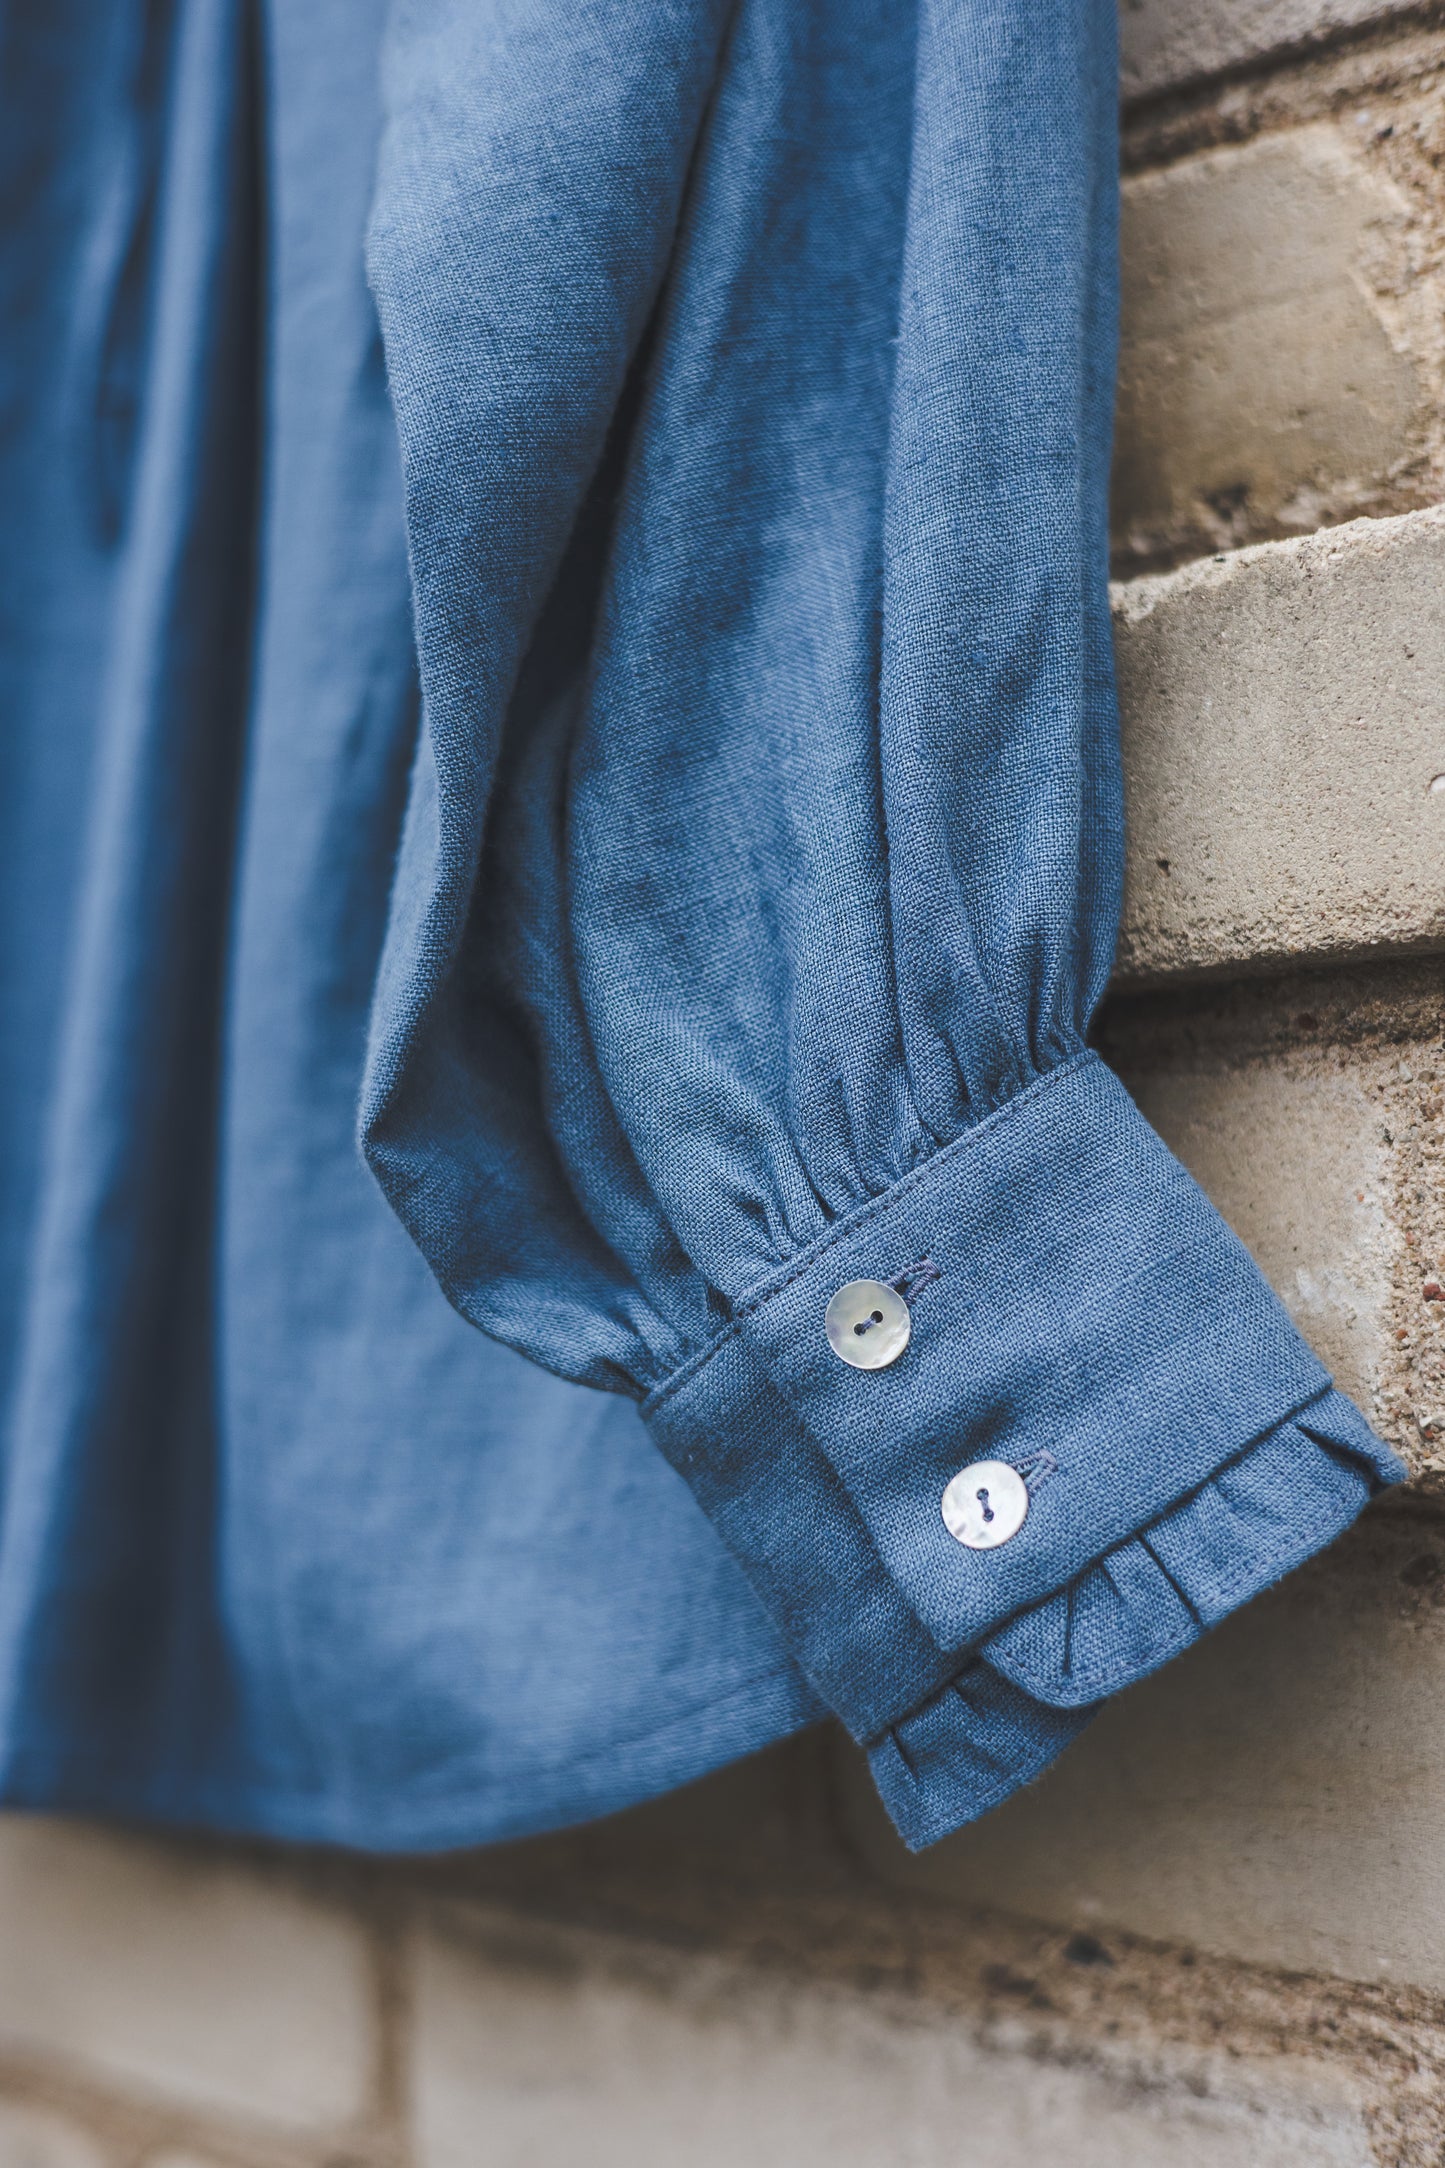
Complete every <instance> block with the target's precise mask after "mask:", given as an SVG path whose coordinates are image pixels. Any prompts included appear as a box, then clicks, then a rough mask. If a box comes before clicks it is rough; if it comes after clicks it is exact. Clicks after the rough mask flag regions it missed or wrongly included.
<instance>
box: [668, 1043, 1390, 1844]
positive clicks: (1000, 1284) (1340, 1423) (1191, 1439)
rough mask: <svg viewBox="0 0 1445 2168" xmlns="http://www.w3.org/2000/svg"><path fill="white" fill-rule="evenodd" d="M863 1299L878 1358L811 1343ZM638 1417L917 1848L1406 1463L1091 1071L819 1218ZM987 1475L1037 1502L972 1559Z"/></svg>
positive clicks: (1213, 1216)
mask: <svg viewBox="0 0 1445 2168" xmlns="http://www.w3.org/2000/svg"><path fill="white" fill-rule="evenodd" d="M919 1268H923V1269H921V1270H920V1269H919ZM856 1281H874V1282H881V1283H883V1284H884V1285H892V1284H894V1283H897V1284H898V1285H899V1286H900V1287H902V1288H903V1289H904V1291H905V1293H911V1304H910V1313H909V1325H910V1329H909V1333H908V1337H907V1344H906V1346H904V1347H903V1349H902V1351H901V1352H900V1353H899V1354H898V1355H897V1358H896V1359H895V1360H892V1361H890V1362H888V1363H886V1364H884V1365H882V1366H880V1367H878V1368H874V1369H864V1368H856V1367H853V1366H852V1365H850V1364H848V1363H846V1362H844V1361H841V1360H840V1359H839V1357H838V1355H837V1354H836V1353H835V1351H834V1349H833V1347H832V1346H831V1345H830V1343H829V1340H828V1337H827V1334H826V1332H825V1329H824V1318H825V1314H826V1311H827V1307H828V1304H829V1302H830V1300H831V1299H832V1298H833V1296H834V1295H835V1294H836V1293H837V1291H838V1290H839V1288H840V1287H843V1286H845V1285H847V1284H848V1283H851V1282H856ZM643 1413H644V1415H645V1416H646V1417H647V1419H648V1421H649V1423H650V1425H651V1427H652V1430H653V1432H654V1435H655V1436H656V1437H657V1439H658V1441H659V1443H660V1444H661V1445H662V1447H663V1450H664V1451H665V1452H666V1453H667V1454H668V1457H669V1458H670V1459H671V1460H672V1462H673V1464H674V1466H676V1467H677V1468H678V1469H679V1470H680V1471H681V1472H682V1473H683V1474H684V1475H685V1476H686V1477H687V1479H688V1480H689V1482H690V1483H691V1484H692V1486H693V1488H694V1490H695V1492H696V1493H697V1495H698V1497H699V1499H700V1501H701V1503H702V1504H703V1506H704V1507H705V1509H706V1510H707V1511H708V1512H709V1513H710V1514H711V1515H712V1518H713V1520H714V1522H715V1523H716V1525H717V1526H718V1528H719V1529H720V1531H721V1533H722V1534H723V1536H724V1537H725V1539H726V1540H727V1541H728V1543H729V1544H730V1545H731V1547H732V1549H733V1550H734V1552H735V1553H736V1555H737V1556H738V1558H739V1559H740V1561H741V1562H742V1564H743V1566H744V1568H745V1569H746V1571H747V1572H748V1573H749V1575H750V1577H751V1579H752V1581H753V1584H754V1586H755V1587H756V1588H757V1590H758V1592H759V1594H760V1595H761V1596H762V1598H763V1600H764V1602H765V1603H766V1604H767V1605H768V1607H769V1609H770V1610H771V1612H772V1614H773V1616H774V1618H775V1620H776V1621H777V1622H778V1624H779V1626H780V1628H781V1629H782V1631H783V1633H784V1635H785V1637H786V1638H787V1640H788V1643H789V1645H790V1647H791V1648H792V1650H793V1653H794V1655H795V1657H796V1658H797V1661H798V1662H799V1664H800V1666H801V1668H802V1669H803V1671H804V1673H805V1674H806V1676H807V1677H808V1679H809V1681H810V1683H811V1684H812V1685H813V1687H814V1688H815V1690H816V1691H817V1692H818V1694H819V1695H820V1696H821V1698H822V1699H823V1700H824V1701H825V1702H827V1703H828V1705H829V1706H830V1707H831V1708H832V1709H834V1710H835V1711H836V1712H837V1714H838V1715H839V1716H840V1717H841V1718H842V1720H843V1722H844V1723H845V1724H846V1725H847V1726H848V1728H849V1730H850V1731H851V1732H852V1733H853V1736H854V1737H855V1738H856V1739H858V1740H859V1741H860V1743H862V1744H863V1745H864V1746H866V1747H867V1748H868V1750H869V1758H870V1763H871V1765H872V1768H873V1772H874V1776H875V1779H876V1780H877V1782H878V1785H879V1789H880V1791H881V1793H882V1795H883V1798H884V1801H885V1804H886V1805H887V1806H888V1808H889V1811H890V1812H891V1813H892V1815H893V1817H894V1820H895V1821H896V1822H897V1824H898V1826H899V1828H900V1830H901V1831H902V1834H903V1835H904V1837H905V1839H906V1840H907V1841H908V1842H910V1843H912V1844H915V1845H916V1844H923V1843H928V1842H931V1841H933V1839H934V1838H935V1837H938V1836H941V1835H943V1834H944V1833H945V1832H946V1831H947V1830H948V1829H951V1828H954V1827H957V1826H958V1825H959V1824H960V1823H962V1822H965V1821H968V1820H971V1819H973V1818H974V1816H976V1815H977V1814H979V1813H981V1812H983V1811H984V1810H985V1809H986V1808H987V1807H988V1806H991V1805H993V1804H995V1803H997V1801H998V1800H1000V1799H1002V1798H1003V1797H1005V1796H1007V1794H1008V1793H1009V1792H1010V1791H1012V1790H1015V1789H1017V1787H1018V1786H1019V1785H1020V1784H1022V1783H1024V1782H1026V1781H1028V1780H1029V1778H1030V1777H1032V1776H1034V1775H1036V1774H1037V1773H1038V1772H1039V1771H1040V1770H1041V1769H1042V1768H1044V1767H1045V1766H1046V1765H1047V1763H1048V1762H1049V1761H1051V1760H1052V1759H1053V1758H1054V1756H1055V1755H1056V1754H1057V1753H1058V1752H1059V1751H1060V1750H1061V1749H1062V1747H1063V1746H1065V1745H1066V1744H1067V1743H1068V1741H1069V1739H1070V1738H1072V1737H1073V1736H1074V1735H1075V1734H1076V1733H1077V1732H1078V1730H1080V1729H1081V1728H1082V1726H1083V1724H1084V1723H1085V1722H1087V1720H1088V1717H1089V1715H1090V1714H1091V1713H1092V1709H1093V1707H1094V1706H1095V1705H1096V1704H1097V1703H1098V1701H1100V1700H1101V1699H1103V1698H1104V1697H1105V1696H1107V1695H1108V1694H1110V1693H1113V1692H1115V1691H1116V1690H1117V1689H1118V1688H1119V1687H1120V1686H1123V1685H1125V1684H1127V1683H1128V1682H1129V1680H1131V1679H1133V1678H1137V1677H1140V1676H1142V1675H1143V1674H1144V1673H1145V1672H1147V1671H1149V1670H1152V1669H1154V1668H1156V1667H1157V1665H1159V1664H1161V1663H1163V1662H1164V1661H1166V1660H1167V1658H1168V1657H1169V1656H1171V1655H1173V1654H1175V1653H1177V1651H1178V1650H1179V1649H1181V1648H1183V1647H1185V1646H1186V1645H1187V1644H1188V1642H1189V1641H1191V1640H1193V1639H1195V1638H1196V1637H1197V1636H1198V1634H1199V1633H1200V1632H1202V1631H1203V1630H1204V1629H1205V1628H1206V1627H1207V1626H1209V1625H1211V1624H1213V1623H1215V1622H1216V1620H1217V1619H1219V1618H1220V1617H1222V1616H1223V1615H1224V1614H1225V1613H1226V1612H1227V1611H1229V1610H1230V1609H1232V1608H1234V1607H1235V1606H1236V1605H1237V1604H1239V1603H1242V1602H1244V1601H1246V1600H1247V1598H1248V1597H1249V1596H1250V1595H1252V1594H1254V1593H1255V1592H1256V1591H1257V1590H1258V1589H1260V1588H1262V1587H1264V1586H1266V1585H1267V1584H1268V1583H1269V1582H1270V1581H1272V1580H1276V1579H1278V1578H1279V1577H1280V1576H1281V1575H1282V1574H1284V1573H1286V1572H1287V1571H1289V1569H1290V1568H1291V1567H1292V1566H1293V1565H1296V1564H1298V1563H1299V1562H1300V1561H1301V1560H1302V1559H1304V1558H1305V1557H1307V1556H1308V1555H1310V1553H1311V1552H1313V1551H1315V1550H1317V1549H1319V1548H1320V1547H1321V1546H1322V1545H1323V1544H1325V1543H1327V1542H1329V1541H1330V1540H1331V1538H1332V1537H1333V1536H1335V1535H1337V1534H1339V1532H1340V1531H1341V1530H1342V1529H1343V1528H1344V1527H1345V1526H1346V1525H1347V1523H1348V1522H1349V1521H1350V1520H1351V1519H1353V1517H1354V1515H1355V1514H1356V1513H1357V1512H1358V1511H1359V1509H1360V1507H1361V1506H1362V1505H1363V1504H1364V1502H1365V1500H1366V1498H1367V1497H1368V1496H1369V1495H1370V1494H1371V1492H1372V1491H1373V1490H1375V1489H1377V1488H1379V1487H1380V1486H1381V1485H1383V1484H1386V1483H1390V1482H1393V1481H1396V1480H1398V1479H1399V1477H1400V1476H1401V1475H1402V1474H1403V1472H1404V1471H1403V1469H1402V1467H1401V1465H1400V1463H1399V1462H1398V1460H1396V1458H1395V1456H1394V1455H1393V1454H1391V1453H1390V1452H1389V1451H1388V1449H1387V1448H1386V1447H1384V1446H1383V1445H1381V1444H1380V1443H1379V1441H1378V1440H1376V1439H1375V1438H1374V1436H1373V1434H1372V1433H1371V1432H1370V1430H1369V1428H1368V1426H1367V1425H1366V1424H1365V1422H1364V1420H1363V1418H1362V1417H1360V1416H1359V1415H1358V1414H1357V1413H1356V1411H1355V1410H1354V1409H1353V1408H1352V1407H1351V1405H1350V1403H1349V1402H1348V1401H1346V1400H1345V1399H1344V1398H1343V1396H1341V1395H1340V1394H1338V1393H1335V1392H1334V1391H1332V1389H1331V1387H1330V1380H1329V1378H1328V1376H1327V1374H1326V1373H1325V1371H1324V1370H1323V1369H1322V1367H1321V1366H1320V1364H1319V1362H1318V1361H1317V1359H1316V1358H1315V1357H1314V1355H1313V1354H1312V1353H1311V1352H1310V1351H1309V1349H1308V1348H1307V1347H1306V1346H1305V1344H1304V1342H1303V1341H1302V1340H1301V1339H1300V1337H1299V1335H1298V1333H1297V1332H1296V1331H1295V1329H1294V1327H1293V1326H1292V1324H1291V1323H1290V1321H1289V1318H1288V1317H1287V1315H1286V1314H1285V1312H1284V1310H1283V1308H1282V1307H1281V1305H1280V1304H1279V1302H1278V1301H1277V1299H1276V1298H1275V1296H1274V1295H1273V1294H1272V1293H1271V1291H1270V1289H1269V1287H1268V1285H1267V1284H1266V1282H1265V1281H1264V1279H1263V1277H1262V1275H1261V1274H1260V1272H1259V1270H1258V1268H1257V1267H1256V1266H1255V1264H1254V1263H1253V1261H1252V1260H1251V1259H1250V1257H1249V1255H1248V1253H1247V1252H1246V1251H1245V1250H1244V1248H1243V1247H1242V1245H1241V1244H1240V1243H1239V1241H1238V1240H1237V1238H1236V1237H1235V1236H1234V1235H1233V1234H1232V1233H1231V1232H1230V1230H1229V1229H1228V1227H1227V1226H1226V1225H1225V1223H1224V1222H1223V1220H1222V1219H1221V1218H1220V1217H1219V1215H1218V1213H1217V1212H1216V1211H1215V1210H1214V1208H1213V1206H1212V1205H1210V1204H1209V1202H1208V1200H1207V1199H1206V1198H1205V1196H1204V1195H1203V1192H1202V1191H1201V1190H1200V1189H1199V1188H1198V1185H1197V1184H1196V1183H1195V1182H1194V1181H1193V1180H1192V1178H1191V1177H1190V1176H1189V1175H1188V1174H1187V1173H1186V1172H1185V1170H1184V1169H1183V1168H1182V1167H1181V1166H1180V1165H1179V1163H1178V1162H1177V1161H1176V1160H1175V1159H1174V1158H1173V1156H1172V1154H1170V1153H1169V1152H1168V1151H1167V1150H1166V1148H1165V1147H1164V1145H1163V1144H1162V1143H1161V1142H1160V1140H1159V1139H1158V1137H1157V1136H1155V1134H1154V1132H1153V1131H1152V1130H1151V1129H1150V1128H1149V1126H1148V1124H1147V1122H1145V1120H1144V1118H1143V1116H1142V1115H1141V1114H1140V1113H1139V1112H1138V1109H1137V1108H1136V1107H1135V1106H1134V1104H1133V1102H1132V1101H1131V1100H1130V1099H1129V1097H1128V1095H1127V1093H1126V1092H1125V1091H1124V1089H1123V1087H1122V1086H1121V1085H1120V1084H1119V1083H1118V1081H1117V1080H1116V1079H1115V1078H1114V1077H1113V1076H1112V1075H1111V1074H1110V1072H1109V1071H1108V1070H1107V1069H1106V1068H1105V1067H1104V1065H1103V1064H1102V1063H1101V1062H1100V1061H1099V1060H1098V1059H1097V1058H1096V1057H1095V1056H1093V1055H1091V1054H1085V1055H1081V1056H1079V1057H1077V1058H1075V1059H1074V1060H1073V1061H1070V1062H1068V1063H1065V1064H1064V1065H1062V1066H1061V1067H1060V1068H1058V1069H1056V1070H1054V1071H1052V1072H1050V1073H1049V1074H1048V1075H1047V1076H1045V1077H1043V1078H1041V1079H1040V1080H1039V1082H1038V1083H1036V1084H1034V1085H1033V1086H1031V1087H1029V1088H1028V1089H1027V1090H1025V1091H1023V1092H1021V1093H1019V1094H1018V1095H1017V1096H1016V1097H1015V1098H1014V1099H1012V1100H1010V1101H1008V1102H1007V1103H1006V1104H1005V1105H1003V1106H1002V1107H1001V1108H999V1109H998V1111H997V1112H996V1113H994V1114H992V1115H990V1116H989V1117H988V1118H987V1119H986V1120H984V1121H983V1122H981V1123H979V1124H978V1126H977V1127H976V1128H974V1129H972V1130H969V1131H967V1132H966V1133H965V1134H964V1135H963V1136H961V1137H960V1138H958V1139H957V1140H956V1141H955V1142H953V1143H952V1144H949V1145H946V1146H944V1147H943V1148H941V1149H940V1150H939V1151H938V1152H937V1153H935V1154H934V1155H933V1157H932V1158H931V1159H930V1160H928V1161H927V1162H926V1163H925V1164H924V1165H923V1166H922V1167H920V1168H919V1169H918V1170H917V1171H916V1172H915V1173H914V1174H912V1175H910V1176H908V1177H906V1178H905V1179H904V1180H903V1181H901V1182H899V1183H897V1184H895V1185H894V1187H893V1188H892V1189H891V1190H889V1191H888V1192H886V1193H885V1194H884V1195H883V1196H881V1197H878V1198H875V1199H873V1200H872V1201H871V1202H870V1203H869V1204H867V1205H865V1206H863V1207H862V1208H860V1209H859V1210H858V1211H855V1212H854V1213H852V1214H851V1215H849V1217H848V1218H847V1219H845V1220H843V1221H841V1222H839V1223H838V1224H837V1225H835V1226H834V1227H833V1228H832V1229H830V1230H829V1232H828V1234H827V1235H825V1236H824V1237H822V1238H821V1239H820V1240H819V1241H818V1242H815V1243H814V1244H812V1245H811V1246H810V1248H809V1249H808V1250H806V1251H805V1252H803V1253H802V1254H801V1255H800V1256H799V1257H798V1258H796V1259H794V1260H793V1261H792V1262H791V1263H790V1264H789V1266H788V1267H787V1268H786V1269H785V1270H784V1271H782V1272H780V1273H779V1274H777V1275H775V1276H774V1278H773V1279H772V1280H770V1281H769V1282H768V1283H767V1284H765V1285H764V1286H762V1287H760V1288H759V1289H757V1290H756V1291H755V1292H754V1294H753V1295H752V1296H750V1297H749V1299H748V1300H747V1301H746V1302H745V1303H742V1304H740V1305H739V1306H738V1308H737V1311H736V1314H735V1315H734V1317H733V1319H732V1321H731V1322H730V1324H729V1325H728V1326H727V1327H726V1329H725V1330H724V1331H723V1332H722V1333H721V1334H720V1335H719V1337H718V1338H717V1339H716V1340H714V1341H713V1342H712V1343H711V1344H710V1345H709V1346H708V1347H707V1348H705V1349H703V1350H701V1351H700V1352H699V1354H698V1355H697V1356H695V1357H694V1358H693V1359H692V1360H691V1361H690V1362H688V1363H687V1364H685V1365H683V1367H682V1368H681V1369H680V1370H679V1371H678V1372H677V1373H675V1375H674V1376H673V1377H672V1378H670V1379H668V1380H667V1381H666V1382H665V1383H664V1385H662V1386H661V1387H660V1388H659V1389H658V1390H657V1391H656V1392H655V1393H654V1394H653V1395H652V1396H651V1397H650V1399H649V1400H648V1401H647V1402H646V1403H645V1404H644V1409H643ZM999 1462H1003V1463H1005V1464H1007V1465H1008V1466H1010V1467H1012V1468H1015V1469H1017V1470H1018V1471H1019V1472H1020V1474H1021V1475H1023V1476H1024V1477H1025V1478H1026V1480H1027V1482H1028V1484H1029V1487H1030V1488H1029V1501H1028V1507H1027V1511H1026V1512H1025V1513H1024V1515H1023V1518H1022V1521H1021V1523H1020V1524H1019V1525H1018V1526H1017V1528H1016V1530H1014V1531H1013V1532H1012V1533H1011V1534H1010V1535H1009V1536H1008V1538H1007V1539H1006V1540H1005V1541H1003V1542H1000V1543H997V1544H995V1545H993V1546H992V1547H973V1546H972V1545H971V1544H970V1543H968V1542H966V1541H960V1540H958V1539H957V1538H956V1536H955V1534H954V1533H952V1532H951V1531H950V1527H949V1526H948V1524H947V1523H946V1522H945V1518H944V1513H943V1509H942V1502H943V1494H944V1492H945V1490H946V1489H947V1488H948V1486H949V1485H950V1483H951V1482H952V1481H953V1479H954V1478H955V1477H957V1476H959V1475H960V1474H961V1472H962V1471H964V1470H965V1469H970V1468H972V1467H974V1466H975V1465H977V1464H980V1463H991V1464H997V1463H999ZM1040 1471H1043V1476H1044V1479H1043V1480H1039V1472H1040ZM968 1487H969V1486H967V1485H966V1486H965V1488H968Z"/></svg>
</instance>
